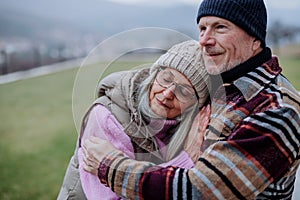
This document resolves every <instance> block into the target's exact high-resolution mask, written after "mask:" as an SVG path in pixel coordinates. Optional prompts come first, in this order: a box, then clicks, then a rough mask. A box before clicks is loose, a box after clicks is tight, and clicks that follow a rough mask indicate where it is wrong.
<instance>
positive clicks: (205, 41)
mask: <svg viewBox="0 0 300 200" xmlns="http://www.w3.org/2000/svg"><path fill="white" fill-rule="evenodd" d="M215 42H216V40H215V38H214V36H213V35H212V33H211V31H206V32H204V33H202V34H200V35H199V43H200V45H201V46H207V45H214V44H215Z"/></svg>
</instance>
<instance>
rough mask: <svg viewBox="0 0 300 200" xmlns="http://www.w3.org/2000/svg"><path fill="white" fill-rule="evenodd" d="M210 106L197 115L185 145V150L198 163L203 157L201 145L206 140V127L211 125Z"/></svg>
mask: <svg viewBox="0 0 300 200" xmlns="http://www.w3.org/2000/svg"><path fill="white" fill-rule="evenodd" d="M209 117H210V105H207V106H204V107H203V108H202V109H201V110H200V112H199V113H198V114H197V115H196V117H195V119H194V121H193V124H192V126H191V129H190V132H189V134H188V136H187V139H186V141H185V144H184V150H185V151H186V152H187V153H188V155H189V156H190V158H191V159H192V160H193V161H194V162H196V161H197V160H198V158H199V156H200V155H201V153H202V152H201V145H202V142H203V139H204V134H205V131H206V127H207V125H208V123H209Z"/></svg>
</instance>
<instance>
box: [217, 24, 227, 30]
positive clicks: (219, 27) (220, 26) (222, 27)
mask: <svg viewBox="0 0 300 200" xmlns="http://www.w3.org/2000/svg"><path fill="white" fill-rule="evenodd" d="M225 28H227V27H226V26H225V25H221V24H220V25H218V26H217V29H225Z"/></svg>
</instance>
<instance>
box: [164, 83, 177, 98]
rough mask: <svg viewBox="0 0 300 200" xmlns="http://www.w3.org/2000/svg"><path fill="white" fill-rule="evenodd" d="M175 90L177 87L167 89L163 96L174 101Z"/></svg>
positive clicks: (172, 86)
mask: <svg viewBox="0 0 300 200" xmlns="http://www.w3.org/2000/svg"><path fill="white" fill-rule="evenodd" d="M175 89H176V86H175V85H171V86H170V87H168V88H166V89H165V90H164V91H163V95H164V96H165V98H167V99H173V98H174V96H175Z"/></svg>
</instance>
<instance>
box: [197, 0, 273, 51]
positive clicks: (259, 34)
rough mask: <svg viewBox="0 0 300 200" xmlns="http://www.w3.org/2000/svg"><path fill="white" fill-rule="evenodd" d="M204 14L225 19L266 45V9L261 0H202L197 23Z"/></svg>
mask: <svg viewBox="0 0 300 200" xmlns="http://www.w3.org/2000/svg"><path fill="white" fill-rule="evenodd" d="M204 16H216V17H220V18H224V19H227V20H229V21H231V22H232V23H234V24H236V25H237V26H239V27H240V28H242V29H243V30H245V31H246V32H247V33H248V34H249V35H252V36H254V37H256V38H257V39H259V40H260V41H261V42H262V46H265V45H266V41H265V40H266V30H267V10H266V6H265V4H264V1H263V0H203V2H202V3H201V4H200V7H199V10H198V16H197V23H199V20H200V18H201V17H204Z"/></svg>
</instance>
